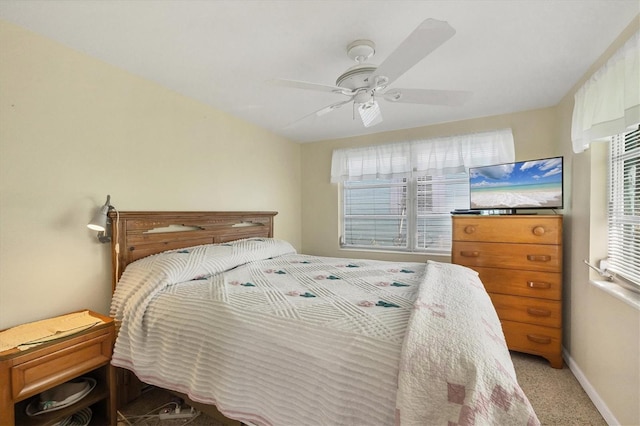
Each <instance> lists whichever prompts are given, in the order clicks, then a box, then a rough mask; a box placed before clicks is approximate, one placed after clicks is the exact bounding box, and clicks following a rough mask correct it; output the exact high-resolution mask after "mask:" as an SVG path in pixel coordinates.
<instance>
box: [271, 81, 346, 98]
mask: <svg viewBox="0 0 640 426" xmlns="http://www.w3.org/2000/svg"><path fill="white" fill-rule="evenodd" d="M269 83H270V84H273V85H275V86H282V87H290V88H294V89H303V90H315V91H319V92H329V93H338V94H342V95H347V96H349V95H350V94H351V93H350V91H349V90H346V89H344V88H342V87H338V86H328V85H324V84H317V83H309V82H306V81H298V80H284V79H273V80H269Z"/></svg>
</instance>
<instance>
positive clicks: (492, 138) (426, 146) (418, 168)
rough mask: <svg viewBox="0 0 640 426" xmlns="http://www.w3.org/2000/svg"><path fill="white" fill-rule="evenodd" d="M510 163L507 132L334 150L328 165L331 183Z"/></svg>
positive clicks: (510, 143)
mask: <svg viewBox="0 0 640 426" xmlns="http://www.w3.org/2000/svg"><path fill="white" fill-rule="evenodd" d="M514 159H515V149H514V144H513V134H512V132H511V129H501V130H494V131H489V132H483V133H472V134H466V135H457V136H447V137H441V138H434V139H426V140H418V141H411V142H398V143H393V144H386V145H374V146H368V147H363V148H349V149H337V150H334V151H333V158H332V161H331V182H334V183H335V182H345V181H360V180H370V179H391V178H405V177H410V176H412V175H414V176H425V175H429V176H440V175H445V174H453V173H459V172H463V171H465V170H467V169H469V167H477V166H486V165H490V164H500V163H508V162H512V161H514Z"/></svg>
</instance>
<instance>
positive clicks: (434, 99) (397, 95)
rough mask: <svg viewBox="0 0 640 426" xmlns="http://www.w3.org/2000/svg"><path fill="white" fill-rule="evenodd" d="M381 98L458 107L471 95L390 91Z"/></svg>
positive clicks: (469, 93)
mask: <svg viewBox="0 0 640 426" xmlns="http://www.w3.org/2000/svg"><path fill="white" fill-rule="evenodd" d="M382 96H383V97H384V99H385V100H387V101H389V102H401V103H409V104H425V105H444V106H460V105H463V104H464V103H466V102H467V101H468V100H469V99H471V97H472V96H473V93H471V92H467V91H464V90H432V89H392V90H389V91H387V92H386V93H384V94H383V95H382Z"/></svg>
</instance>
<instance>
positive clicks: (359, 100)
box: [272, 19, 471, 127]
mask: <svg viewBox="0 0 640 426" xmlns="http://www.w3.org/2000/svg"><path fill="white" fill-rule="evenodd" d="M455 32H456V31H455V30H454V29H453V27H451V26H450V25H449V24H448V23H447V22H445V21H438V20H435V19H427V20H425V21H424V22H422V23H421V24H420V25H419V26H418V27H417V28H416V29H415V30H414V31H413V32H412V33H411V34H409V36H408V37H407V38H406V39H405V40H404V41H403V42H402V43H401V44H400V45H399V46H398V47H397V48H396V49H395V51H393V52H392V53H391V55H389V57H388V58H387V59H386V60H384V61H383V62H382V63H381V64H380V65H379V66H376V65H374V64H371V63H368V62H367V61H368V60H369V58H371V57H372V56H373V55H374V54H375V44H374V43H373V42H372V41H370V40H356V41H354V42H352V43H350V44H349V45H348V46H347V56H349V58H351V59H353V60H355V61H356V65H354V66H352V67H350V68H349V69H347V70H346V71H345V72H344V73H342V74H341V75H340V76H339V77H338V78H337V80H336V85H335V86H328V85H324V84H316V83H308V82H305V81H297V80H285V79H277V80H273V81H272V82H273V83H274V84H276V85H279V86H285V87H293V88H296V89H305V90H315V91H321V92H331V93H336V94H338V95H343V96H347V97H348V98H349V99H347V100H342V101H340V102H336V103H333V104H331V105H327V106H326V107H324V108H322V109H319V110H318V111H315V112H313V113H312V114H309V115H307V116H305V117H303V118H301V119H300V120H303V119H305V118H307V117H309V116H313V115H316V116H321V115H324V114H327V113H329V112H331V111H333V110H335V109H337V108H340V107H341V106H343V105H345V104H348V103H350V102H353V115H354V118H355V115H356V111H357V112H358V114H359V116H360V118H361V120H362V123H363V124H364V126H365V127H371V126H375V125H376V124H378V123H381V122H382V113H381V111H380V106H379V104H378V99H384V100H386V101H389V102H401V103H414V104H426V105H445V106H458V105H462V104H463V103H465V102H466V101H467V100H468V99H469V98H470V97H471V92H466V91H460V90H436V89H398V88H394V89H390V90H387V91H386V92H383V91H384V90H385V89H387V87H388V86H389V85H391V84H392V83H393V82H394V81H395V80H396V79H398V78H399V77H400V76H401V75H403V74H404V73H405V72H407V71H408V70H409V69H410V68H411V67H413V66H414V65H416V64H417V63H418V62H420V61H421V60H422V59H423V58H425V57H426V56H427V55H429V54H430V53H431V52H433V51H434V50H435V49H437V48H438V47H439V46H440V45H442V44H443V43H444V42H445V41H447V40H449V39H450V38H451V37H453V35H454V34H455ZM300 120H297V121H300Z"/></svg>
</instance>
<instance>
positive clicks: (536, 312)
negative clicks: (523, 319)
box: [527, 308, 551, 317]
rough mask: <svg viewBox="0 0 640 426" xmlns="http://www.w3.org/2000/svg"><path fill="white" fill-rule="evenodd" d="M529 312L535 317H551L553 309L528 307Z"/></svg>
mask: <svg viewBox="0 0 640 426" xmlns="http://www.w3.org/2000/svg"><path fill="white" fill-rule="evenodd" d="M527 313H528V314H529V315H531V316H534V317H549V316H551V311H549V310H547V309H537V308H527Z"/></svg>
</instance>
